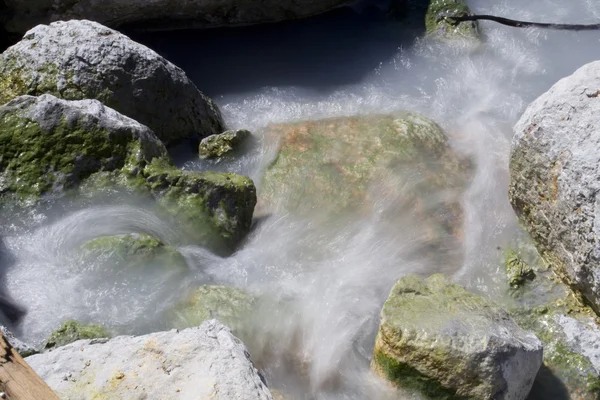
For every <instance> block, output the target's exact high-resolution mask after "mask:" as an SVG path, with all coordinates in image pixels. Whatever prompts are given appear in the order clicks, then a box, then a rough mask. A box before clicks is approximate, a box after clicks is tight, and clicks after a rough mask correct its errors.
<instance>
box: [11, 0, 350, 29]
mask: <svg viewBox="0 0 600 400" xmlns="http://www.w3.org/2000/svg"><path fill="white" fill-rule="evenodd" d="M351 2H352V1H349V0H293V1H292V0H267V1H264V0H260V1H259V0H208V1H207V0H204V1H198V0H177V1H171V0H158V1H150V2H149V1H145V0H104V1H91V0H75V1H73V0H68V1H49V0H42V1H36V2H31V1H30V0H8V1H7V5H8V10H7V13H6V16H5V17H4V19H5V20H6V22H5V26H6V29H7V30H8V31H9V32H21V33H22V32H24V31H26V30H27V29H29V28H30V27H32V26H34V25H36V24H39V23H48V22H52V21H56V20H68V19H89V20H93V21H97V22H100V23H103V24H105V25H108V26H113V27H115V26H120V25H123V24H125V23H138V24H142V23H146V24H147V26H148V27H154V28H177V29H180V28H182V27H198V28H212V27H217V26H231V25H248V24H255V23H261V22H276V21H282V20H287V19H298V18H303V17H308V16H311V15H315V14H319V13H323V12H325V11H328V10H331V9H333V8H335V7H339V6H342V5H344V4H347V3H351Z"/></svg>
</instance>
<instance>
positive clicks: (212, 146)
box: [198, 129, 250, 158]
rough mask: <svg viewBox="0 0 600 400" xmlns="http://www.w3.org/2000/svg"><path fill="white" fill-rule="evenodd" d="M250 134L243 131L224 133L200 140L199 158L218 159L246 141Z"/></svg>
mask: <svg viewBox="0 0 600 400" xmlns="http://www.w3.org/2000/svg"><path fill="white" fill-rule="evenodd" d="M249 137H250V132H249V131H247V130H245V129H237V130H234V131H226V132H223V133H219V134H218V135H210V136H209V137H206V138H204V139H202V141H201V142H200V146H199V148H198V153H199V154H200V158H218V157H222V156H224V155H225V154H227V153H230V152H232V151H233V150H236V148H238V147H239V145H241V144H242V143H243V142H244V141H245V140H246V139H248V138H249Z"/></svg>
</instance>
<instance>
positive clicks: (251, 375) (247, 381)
mask: <svg viewBox="0 0 600 400" xmlns="http://www.w3.org/2000/svg"><path fill="white" fill-rule="evenodd" d="M26 361H27V362H28V363H29V365H31V367H32V368H33V369H34V370H35V371H36V372H37V373H38V374H39V375H40V376H41V377H42V379H44V381H45V382H46V383H48V385H49V386H50V387H51V388H52V389H53V390H54V391H55V392H56V393H57V394H58V395H59V397H61V398H69V399H92V398H101V397H102V398H104V397H105V398H111V399H137V398H149V399H154V398H156V399H159V398H161V399H162V398H164V399H192V398H193V399H202V400H208V399H211V400H213V399H214V400H231V399H240V400H271V399H272V396H271V393H270V392H269V389H268V388H267V386H266V385H265V383H264V382H263V380H262V378H261V376H260V375H259V374H258V371H257V370H256V368H255V367H254V365H253V364H252V361H251V360H250V357H249V355H248V351H247V350H246V348H245V346H244V345H243V343H242V342H240V341H239V339H237V338H236V337H235V336H233V335H232V334H231V331H230V330H229V328H227V327H226V326H224V325H223V324H221V323H220V322H218V321H216V320H210V321H206V322H204V323H203V324H202V325H200V326H199V327H196V328H189V329H185V330H183V331H176V330H171V331H168V332H158V333H152V334H149V335H144V336H137V337H131V336H121V337H116V338H114V339H111V340H108V341H106V340H104V341H102V340H100V341H99V340H84V341H78V342H75V343H72V344H70V345H67V346H65V347H61V348H58V349H56V350H53V351H49V352H46V353H44V354H39V355H35V356H31V357H28V358H27V360H26Z"/></svg>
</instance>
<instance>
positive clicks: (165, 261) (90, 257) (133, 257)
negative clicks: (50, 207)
mask: <svg viewBox="0 0 600 400" xmlns="http://www.w3.org/2000/svg"><path fill="white" fill-rule="evenodd" d="M81 253H82V258H83V259H84V260H86V261H92V262H101V263H103V264H104V263H109V264H113V265H114V266H116V267H133V268H137V269H138V270H139V271H140V272H141V271H144V270H146V269H148V268H150V267H159V268H165V267H166V268H169V269H175V270H178V269H179V270H186V269H187V263H186V261H185V258H184V257H183V255H182V254H181V253H180V252H179V251H178V250H177V249H176V248H174V247H172V246H168V245H166V244H164V243H163V242H161V241H160V240H158V239H156V238H154V237H152V236H150V235H146V234H139V233H132V234H127V235H116V236H102V237H98V238H96V239H93V240H90V241H89V242H86V243H84V244H83V245H82V248H81ZM142 273H143V272H142ZM196 325H198V324H196Z"/></svg>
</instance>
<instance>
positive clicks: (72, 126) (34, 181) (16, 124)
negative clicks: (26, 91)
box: [0, 78, 166, 198]
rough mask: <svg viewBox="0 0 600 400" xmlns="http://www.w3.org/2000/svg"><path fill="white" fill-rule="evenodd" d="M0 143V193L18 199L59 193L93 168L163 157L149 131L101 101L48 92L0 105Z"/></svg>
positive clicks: (118, 166) (111, 168)
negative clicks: (70, 98) (63, 97)
mask: <svg viewBox="0 0 600 400" xmlns="http://www.w3.org/2000/svg"><path fill="white" fill-rule="evenodd" d="M0 79H3V78H0ZM0 143H2V147H1V148H0V195H16V196H18V197H21V198H24V197H32V196H35V197H39V196H42V195H43V196H46V197H48V196H49V195H52V194H57V195H62V194H63V192H64V191H65V190H68V189H73V188H76V187H77V186H78V185H79V184H80V183H81V182H82V181H84V180H85V179H86V178H88V177H89V176H90V175H92V174H93V173H95V172H99V171H114V170H120V169H122V168H124V167H126V166H127V164H132V165H131V167H132V168H133V167H136V166H137V167H141V168H143V166H144V164H145V163H148V162H150V161H151V160H152V159H153V158H156V157H164V156H166V149H165V147H164V145H163V144H162V143H161V142H160V140H158V138H157V137H156V136H155V135H154V133H153V132H152V131H151V130H150V129H148V128H147V127H146V126H144V125H141V124H140V123H138V122H136V121H134V120H132V119H131V118H128V117H126V116H124V115H122V114H120V113H118V112H116V111H115V110H113V109H111V108H108V107H105V106H104V105H103V104H102V103H100V102H99V101H97V100H80V101H66V100H62V99H58V98H56V97H54V96H52V95H49V94H46V95H42V96H39V97H34V96H21V97H18V98H16V99H14V100H12V101H10V102H9V103H8V104H5V105H0Z"/></svg>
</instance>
